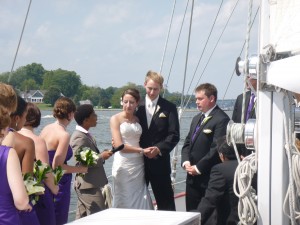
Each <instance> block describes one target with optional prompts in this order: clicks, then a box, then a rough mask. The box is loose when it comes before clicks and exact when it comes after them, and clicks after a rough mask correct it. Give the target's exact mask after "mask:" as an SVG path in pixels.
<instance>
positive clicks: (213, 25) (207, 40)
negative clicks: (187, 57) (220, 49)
mask: <svg viewBox="0 0 300 225" xmlns="http://www.w3.org/2000/svg"><path fill="white" fill-rule="evenodd" d="M222 5H223V0H222V1H221V4H220V6H219V9H218V12H217V15H216V16H215V20H214V22H213V24H212V27H211V29H210V32H209V35H208V37H207V39H206V42H205V45H204V48H203V50H202V53H201V56H200V58H199V60H198V63H197V66H196V69H195V72H194V74H193V76H192V80H191V82H190V85H189V87H188V91H187V92H189V90H190V88H191V85H192V83H193V80H194V78H195V75H196V72H197V70H198V67H199V64H200V62H201V60H202V57H203V54H204V52H205V50H206V47H207V44H208V42H209V39H210V37H211V34H212V31H213V29H214V27H215V24H216V21H217V18H218V17H219V13H220V10H221V8H222ZM183 101H185V99H184V100H183ZM182 105H184V103H182Z"/></svg>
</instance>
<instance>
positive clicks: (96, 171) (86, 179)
mask: <svg viewBox="0 0 300 225" xmlns="http://www.w3.org/2000/svg"><path fill="white" fill-rule="evenodd" d="M70 145H71V147H72V149H73V151H74V155H75V154H76V153H77V152H78V151H79V149H80V148H81V147H89V148H91V149H92V150H93V151H95V152H97V153H99V150H98V148H97V146H96V143H94V141H93V140H92V139H91V138H90V137H89V136H87V134H86V133H83V132H81V131H78V130H75V131H74V133H73V134H72V136H71V140H70ZM107 183H108V180H107V177H106V174H105V170H104V167H103V159H102V158H99V159H98V161H97V164H96V165H95V166H93V167H89V168H88V172H87V173H86V174H85V175H84V176H83V177H81V176H78V175H76V177H75V184H74V187H75V191H76V193H77V196H78V202H77V212H76V219H79V218H82V217H84V216H87V215H90V214H93V213H96V212H99V211H101V210H104V209H105V208H106V207H105V204H104V198H103V195H102V191H101V189H102V188H103V187H104V186H105V185H106V184H107Z"/></svg>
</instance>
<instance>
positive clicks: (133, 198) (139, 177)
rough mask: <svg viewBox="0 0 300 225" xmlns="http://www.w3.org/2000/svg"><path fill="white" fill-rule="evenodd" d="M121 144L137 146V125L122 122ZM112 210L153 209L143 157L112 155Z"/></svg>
mask: <svg viewBox="0 0 300 225" xmlns="http://www.w3.org/2000/svg"><path fill="white" fill-rule="evenodd" d="M120 131H121V135H122V139H123V143H124V144H127V145H131V146H139V140H140V136H141V134H142V127H141V125H140V124H139V123H128V122H123V123H122V124H121V125H120ZM112 177H113V204H112V207H113V208H127V209H153V205H152V200H151V197H150V194H149V190H148V188H147V186H146V181H145V171H144V157H143V155H142V154H139V153H123V152H122V151H119V152H116V153H115V154H114V161H113V166H112Z"/></svg>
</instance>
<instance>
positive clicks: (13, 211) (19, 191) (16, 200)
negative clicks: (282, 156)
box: [0, 83, 32, 225]
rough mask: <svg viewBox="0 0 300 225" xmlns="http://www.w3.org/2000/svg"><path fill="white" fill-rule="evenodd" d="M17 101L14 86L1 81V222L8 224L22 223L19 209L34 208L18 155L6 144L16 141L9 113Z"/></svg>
mask: <svg viewBox="0 0 300 225" xmlns="http://www.w3.org/2000/svg"><path fill="white" fill-rule="evenodd" d="M16 102H17V98H16V94H15V92H14V90H13V88H12V87H11V86H9V85H5V84H3V83H0V177H1V182H2V183H1V185H0V224H6V225H20V224H21V221H20V218H19V214H18V210H26V211H31V209H32V207H31V206H30V205H29V204H28V202H29V199H28V195H27V193H26V190H25V187H24V183H23V178H22V173H21V167H20V162H19V159H18V155H17V153H16V151H15V150H14V149H13V148H10V147H7V146H5V144H4V143H6V144H7V143H8V144H11V143H13V142H14V140H13V138H14V135H8V126H9V124H10V116H9V115H10V112H11V111H14V110H15V109H16ZM4 107H7V108H4ZM4 138H5V140H4Z"/></svg>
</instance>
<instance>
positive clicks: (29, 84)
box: [21, 79, 39, 91]
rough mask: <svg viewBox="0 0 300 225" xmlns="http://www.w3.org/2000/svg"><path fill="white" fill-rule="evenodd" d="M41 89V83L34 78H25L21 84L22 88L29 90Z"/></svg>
mask: <svg viewBox="0 0 300 225" xmlns="http://www.w3.org/2000/svg"><path fill="white" fill-rule="evenodd" d="M37 89H39V85H37V83H36V82H35V80H33V79H28V80H24V81H23V82H22V84H21V90H24V91H29V90H37Z"/></svg>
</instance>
